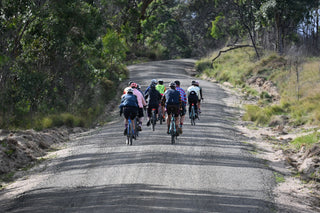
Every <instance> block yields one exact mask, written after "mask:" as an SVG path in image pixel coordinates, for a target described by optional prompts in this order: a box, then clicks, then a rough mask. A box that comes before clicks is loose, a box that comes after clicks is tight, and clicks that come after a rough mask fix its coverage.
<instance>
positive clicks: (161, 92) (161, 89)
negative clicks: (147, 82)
mask: <svg viewBox="0 0 320 213" xmlns="http://www.w3.org/2000/svg"><path fill="white" fill-rule="evenodd" d="M156 90H158V91H159V92H160V94H161V95H163V94H164V92H165V91H166V87H165V86H164V85H163V84H162V85H161V84H158V85H157V86H156Z"/></svg>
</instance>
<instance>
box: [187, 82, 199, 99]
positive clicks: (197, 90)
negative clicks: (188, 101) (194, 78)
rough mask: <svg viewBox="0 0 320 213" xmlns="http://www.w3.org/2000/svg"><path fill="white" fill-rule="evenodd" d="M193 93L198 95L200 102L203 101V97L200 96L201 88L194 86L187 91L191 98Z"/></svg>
mask: <svg viewBox="0 0 320 213" xmlns="http://www.w3.org/2000/svg"><path fill="white" fill-rule="evenodd" d="M191 91H194V92H195V93H196V94H197V96H198V99H199V100H200V99H201V96H200V88H199V87H196V86H193V85H192V86H190V87H189V88H188V89H187V97H189V95H190V92H191Z"/></svg>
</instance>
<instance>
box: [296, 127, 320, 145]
mask: <svg viewBox="0 0 320 213" xmlns="http://www.w3.org/2000/svg"><path fill="white" fill-rule="evenodd" d="M319 139H320V133H319V132H317V131H315V132H313V133H311V134H308V135H304V136H300V137H297V138H295V139H294V140H293V141H291V143H290V144H291V145H292V146H294V147H295V148H296V149H300V148H301V147H302V146H306V147H307V148H311V147H312V145H314V144H315V143H318V142H319Z"/></svg>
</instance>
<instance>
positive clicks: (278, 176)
mask: <svg viewBox="0 0 320 213" xmlns="http://www.w3.org/2000/svg"><path fill="white" fill-rule="evenodd" d="M273 174H274V177H275V179H276V182H277V183H278V184H279V183H284V182H285V178H284V176H283V175H282V174H280V173H278V172H273Z"/></svg>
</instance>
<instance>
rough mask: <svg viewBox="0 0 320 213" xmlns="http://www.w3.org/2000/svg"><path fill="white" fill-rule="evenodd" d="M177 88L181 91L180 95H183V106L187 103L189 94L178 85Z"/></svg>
mask: <svg viewBox="0 0 320 213" xmlns="http://www.w3.org/2000/svg"><path fill="white" fill-rule="evenodd" d="M176 90H177V91H179V92H180V97H181V101H182V104H183V106H186V105H187V95H186V92H185V91H184V90H183V89H182V88H181V87H178V86H177V87H176Z"/></svg>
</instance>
